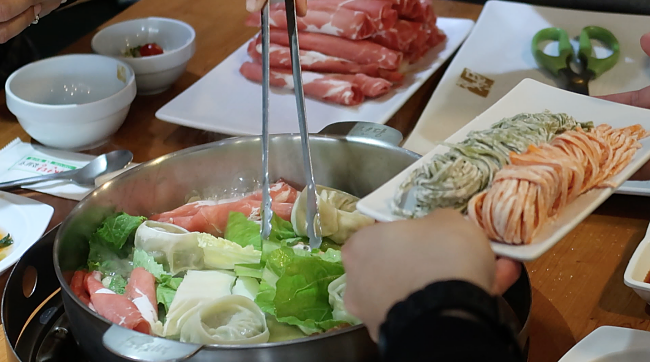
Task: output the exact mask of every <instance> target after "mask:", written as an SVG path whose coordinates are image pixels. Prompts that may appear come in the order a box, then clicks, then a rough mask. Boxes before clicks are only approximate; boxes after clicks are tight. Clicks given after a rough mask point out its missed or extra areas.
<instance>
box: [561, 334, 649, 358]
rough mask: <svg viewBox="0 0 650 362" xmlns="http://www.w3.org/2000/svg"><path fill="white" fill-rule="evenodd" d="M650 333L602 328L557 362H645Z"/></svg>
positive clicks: (647, 354) (647, 356)
mask: <svg viewBox="0 0 650 362" xmlns="http://www.w3.org/2000/svg"><path fill="white" fill-rule="evenodd" d="M649 360H650V332H646V331H639V330H635V329H629V328H621V327H612V326H603V327H600V328H598V329H596V330H595V331H593V332H591V333H590V334H589V335H588V336H587V337H585V338H583V339H582V340H581V341H580V342H578V344H576V345H575V346H573V348H571V350H570V351H569V352H567V354H565V355H564V357H562V358H561V359H560V360H559V361H558V362H647V361H649Z"/></svg>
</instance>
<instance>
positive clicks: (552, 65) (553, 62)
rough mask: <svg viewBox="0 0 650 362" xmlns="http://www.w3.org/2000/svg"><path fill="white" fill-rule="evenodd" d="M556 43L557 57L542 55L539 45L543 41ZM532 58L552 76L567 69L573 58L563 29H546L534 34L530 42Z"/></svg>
mask: <svg viewBox="0 0 650 362" xmlns="http://www.w3.org/2000/svg"><path fill="white" fill-rule="evenodd" d="M549 40H550V41H557V42H558V51H559V53H560V54H559V55H558V56H552V55H548V54H546V53H544V51H543V50H542V49H541V48H540V45H541V43H542V42H544V41H549ZM531 45H532V48H533V49H532V50H533V57H535V60H536V61H537V63H539V65H540V66H542V67H544V68H546V69H548V70H549V71H550V72H551V73H553V75H554V76H556V77H557V76H558V75H559V73H560V69H564V68H567V67H568V66H569V65H568V64H569V61H570V60H571V58H573V48H572V47H571V42H570V41H569V35H568V34H567V32H566V31H565V30H564V29H560V28H546V29H542V30H540V31H538V32H537V34H535V36H534V37H533V42H532V44H531Z"/></svg>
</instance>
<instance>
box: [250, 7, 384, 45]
mask: <svg viewBox="0 0 650 362" xmlns="http://www.w3.org/2000/svg"><path fill="white" fill-rule="evenodd" d="M260 21H261V20H260V13H252V14H250V15H249V16H248V18H247V19H246V25H248V26H254V27H259V26H260V25H261V24H260ZM296 22H297V26H298V30H300V31H308V32H312V33H321V34H330V35H334V36H339V37H342V38H347V39H352V40H357V39H365V38H368V37H369V36H371V35H372V34H374V33H375V32H376V31H377V29H376V28H375V26H374V25H373V23H372V21H370V18H369V17H368V15H366V13H364V12H362V11H354V10H349V9H343V8H341V9H337V10H336V11H317V10H311V9H310V10H307V15H305V16H304V17H299V18H297V19H296ZM269 25H270V26H271V27H272V28H275V29H287V14H286V12H285V11H284V10H283V9H277V10H269ZM285 33H286V30H285Z"/></svg>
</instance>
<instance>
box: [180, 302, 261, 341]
mask: <svg viewBox="0 0 650 362" xmlns="http://www.w3.org/2000/svg"><path fill="white" fill-rule="evenodd" d="M269 335H270V334H269V328H268V326H267V325H266V317H265V316H264V312H262V310H261V309H260V307H258V306H257V304H255V302H253V301H252V300H250V299H249V298H246V297H243V296H241V295H230V296H226V297H222V298H220V299H217V300H215V301H212V302H209V303H205V304H203V305H202V306H201V307H200V308H198V310H197V312H196V313H194V314H193V315H192V316H191V317H190V318H189V319H188V320H187V322H186V323H185V324H184V325H183V328H182V330H181V338H180V340H181V342H186V343H198V344H257V343H266V342H268V340H269Z"/></svg>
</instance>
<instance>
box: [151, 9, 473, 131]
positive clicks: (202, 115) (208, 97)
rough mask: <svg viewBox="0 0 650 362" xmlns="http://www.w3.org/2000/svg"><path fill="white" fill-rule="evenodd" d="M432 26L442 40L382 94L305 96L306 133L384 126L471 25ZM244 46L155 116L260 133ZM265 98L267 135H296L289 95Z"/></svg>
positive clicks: (257, 95) (255, 88) (257, 99)
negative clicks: (361, 124)
mask: <svg viewBox="0 0 650 362" xmlns="http://www.w3.org/2000/svg"><path fill="white" fill-rule="evenodd" d="M438 26H439V27H440V29H442V30H443V31H444V32H445V34H447V40H446V42H444V43H443V44H441V45H438V47H436V48H435V49H433V50H432V51H430V52H429V53H428V55H427V56H426V57H425V58H424V59H422V60H421V61H420V62H418V63H417V64H414V65H413V69H417V70H416V71H414V72H413V73H411V74H409V75H408V76H407V78H406V79H405V84H404V86H402V87H401V88H399V89H396V90H392V91H391V92H390V93H388V94H387V95H385V96H383V97H381V98H378V99H375V100H367V101H366V102H364V103H363V104H361V105H359V106H356V107H346V106H340V105H333V104H329V103H324V102H320V101H317V100H313V99H311V98H306V102H305V103H306V109H307V120H308V122H309V128H310V130H311V131H315V132H317V131H320V130H321V129H323V128H325V126H327V125H329V124H331V123H335V122H339V121H368V122H375V123H385V122H386V121H388V119H389V118H390V117H391V116H392V115H393V114H394V113H395V112H397V110H399V109H400V107H401V106H402V105H403V104H404V103H405V102H406V101H407V100H408V99H409V97H411V95H413V93H415V91H416V90H417V89H418V88H420V86H422V84H424V82H425V81H426V80H427V79H429V77H430V76H431V75H432V74H433V73H434V72H435V71H436V70H437V69H438V68H439V67H440V66H441V65H442V64H443V63H444V62H445V61H446V60H447V59H448V58H449V57H450V56H451V55H452V54H453V53H454V52H455V51H456V49H458V47H459V46H460V44H461V43H462V42H463V40H465V38H466V37H467V35H468V34H469V31H470V30H471V28H472V27H473V26H474V22H473V21H471V20H467V19H451V18H439V19H438ZM247 47H248V42H246V44H244V45H242V46H241V47H240V48H239V49H237V50H236V51H235V52H234V53H232V54H231V55H230V56H229V57H228V58H226V60H224V61H223V62H221V64H219V65H218V66H217V67H215V68H214V69H213V70H211V71H210V72H209V73H208V74H206V75H205V76H204V77H203V78H202V79H200V80H199V81H198V82H196V83H195V84H193V85H192V86H191V87H190V88H188V89H187V90H185V91H184V92H183V93H181V94H180V95H179V96H178V97H176V98H174V99H173V100H172V101H171V102H169V103H167V104H166V105H165V106H164V107H162V108H161V109H160V110H158V112H157V113H156V117H157V118H159V119H161V120H163V121H167V122H171V123H175V124H179V125H183V126H188V127H192V128H198V129H202V130H206V131H213V132H221V133H225V134H231V135H257V134H260V133H261V132H262V122H261V119H262V106H261V104H262V88H261V86H260V85H259V84H256V83H253V82H250V81H248V80H247V79H245V78H244V77H243V76H242V75H241V74H240V73H239V67H240V66H241V65H242V63H244V62H246V61H249V60H250V58H249V56H248V54H247V52H246V49H247ZM269 98H270V100H269V101H270V125H269V126H270V132H271V133H294V132H298V131H299V129H298V116H297V111H296V101H295V96H294V94H293V92H292V91H288V90H278V89H275V88H273V89H272V90H271V92H270V95H269Z"/></svg>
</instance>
